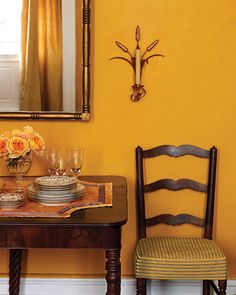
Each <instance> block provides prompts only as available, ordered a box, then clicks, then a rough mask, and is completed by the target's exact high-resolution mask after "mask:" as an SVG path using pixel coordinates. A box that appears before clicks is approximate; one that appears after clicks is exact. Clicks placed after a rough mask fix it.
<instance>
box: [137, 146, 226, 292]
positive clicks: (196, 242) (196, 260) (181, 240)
mask: <svg viewBox="0 0 236 295" xmlns="http://www.w3.org/2000/svg"><path fill="white" fill-rule="evenodd" d="M161 155H166V156H169V157H182V156H186V155H191V156H194V157H199V158H205V159H206V160H207V161H208V162H209V166H208V167H209V168H208V180H207V181H206V184H202V183H200V182H197V181H194V180H191V179H187V178H181V179H178V180H173V179H159V180H156V181H154V182H151V183H145V179H146V177H144V175H146V173H148V171H147V169H145V168H147V166H145V164H146V160H147V158H153V157H157V156H161ZM216 161H217V149H216V148H215V147H212V148H211V149H210V150H206V149H202V148H199V147H196V146H192V145H181V146H178V147H175V146H171V145H162V146H158V147H154V148H152V149H148V150H143V149H142V148H141V147H140V146H138V147H137V148H136V173H137V184H136V185H137V187H136V195H137V200H136V201H137V224H138V242H137V246H136V250H135V258H134V260H135V262H134V265H135V276H136V279H137V289H136V294H137V295H145V294H146V280H147V279H158V280H178V279H180V280H203V295H209V294H210V289H211V288H212V289H213V290H214V291H215V293H216V294H219V295H225V294H226V286H227V262H226V257H225V255H224V254H223V252H222V251H221V249H220V248H219V246H218V245H217V244H216V243H215V242H214V241H213V240H212V228H213V216H214V199H215V179H216ZM161 189H167V190H171V191H178V190H183V189H190V190H194V191H197V192H202V193H205V195H206V206H205V207H204V210H205V212H204V218H199V217H196V216H193V215H191V214H188V213H183V214H182V213H181V214H177V215H173V214H168V213H164V214H159V215H156V216H147V215H146V210H147V208H146V207H147V203H146V200H147V198H148V197H150V194H151V193H152V192H154V191H157V190H161ZM157 193H158V198H159V202H162V204H163V202H165V200H163V199H161V192H157ZM193 197H194V196H193ZM149 205H150V203H149ZM157 207H159V206H157ZM152 212H153V208H152ZM160 223H164V224H168V225H172V226H176V225H182V224H185V223H189V224H193V225H196V226H201V227H203V228H204V230H203V232H204V234H203V237H179V236H176V237H172V236H171V237H162V236H158V237H156V236H155V237H150V236H148V231H147V227H150V226H155V225H158V224H160ZM215 281H218V287H217V285H216V284H215Z"/></svg>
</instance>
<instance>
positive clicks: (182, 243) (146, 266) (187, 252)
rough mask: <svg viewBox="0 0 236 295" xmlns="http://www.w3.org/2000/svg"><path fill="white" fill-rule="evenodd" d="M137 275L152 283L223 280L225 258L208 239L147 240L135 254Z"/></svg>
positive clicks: (165, 238) (141, 243)
mask: <svg viewBox="0 0 236 295" xmlns="http://www.w3.org/2000/svg"><path fill="white" fill-rule="evenodd" d="M134 264H135V275H136V277H137V278H149V279H167V280H168V279H171V280H174V279H176V280H178V279H184V280H187V279H191V280H192V279H199V280H208V279H209V280H224V279H226V278H227V264H226V257H225V255H224V254H223V253H222V251H221V250H220V248H219V247H218V246H217V245H216V244H215V243H214V242H213V241H212V240H209V239H201V238H174V237H164V238H146V239H142V240H140V241H139V242H138V244H137V247H136V252H135V263H134Z"/></svg>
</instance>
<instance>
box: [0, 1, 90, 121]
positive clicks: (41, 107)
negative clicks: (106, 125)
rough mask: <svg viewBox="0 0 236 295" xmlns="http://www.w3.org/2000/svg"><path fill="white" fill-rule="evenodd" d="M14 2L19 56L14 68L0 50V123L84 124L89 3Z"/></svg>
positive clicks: (86, 116) (0, 41)
mask: <svg viewBox="0 0 236 295" xmlns="http://www.w3.org/2000/svg"><path fill="white" fill-rule="evenodd" d="M5 1H6V3H7V2H10V1H8V0H5ZM14 1H16V2H17V1H18V2H19V3H23V4H22V8H21V7H20V9H21V10H20V12H21V14H20V27H21V33H20V36H21V40H20V41H19V43H20V47H21V53H20V54H19V58H18V61H17V62H18V65H16V63H15V61H16V60H14V57H13V55H11V54H8V53H6V52H4V48H3V47H2V48H3V51H1V48H0V119H36V120H45V119H46V120H48V119H50V120H53V119H54V120H58V119H59V120H81V121H88V120H89V119H90V9H91V8H90V0H54V2H53V1H50V2H47V1H46V2H44V1H42V2H41V3H42V4H38V3H40V1H28V0H23V1H22V0H14ZM4 3H5V2H4ZM36 3H37V4H36ZM3 5H4V10H5V9H6V10H7V4H6V5H5V4H3ZM0 10H2V9H1V7H0ZM33 10H34V17H32V14H31V15H30V13H31V12H30V11H33ZM9 11H10V8H9ZM4 13H6V14H7V11H6V12H4ZM4 13H3V12H2V14H1V12H0V46H1V44H4V42H5V41H4V42H3V38H4V35H3V34H1V32H2V31H3V30H1V29H2V28H1V25H2V24H5V23H6V27H7V25H8V24H7V22H5V19H6V17H5V15H4ZM35 16H36V17H35ZM11 17H12V18H13V16H11ZM49 23H50V25H49ZM51 24H52V25H51ZM11 27H12V24H11ZM48 27H50V31H47V30H48ZM51 27H52V29H51ZM5 35H6V34H5ZM8 39H9V40H10V38H8ZM15 56H16V55H15ZM54 58H55V59H54ZM7 62H8V63H7ZM14 71H15V72H14ZM19 72H20V74H19ZM11 78H12V79H13V80H14V79H15V80H14V81H10V79H11ZM14 83H15V84H16V85H17V87H16V88H14V86H12V85H13V84H14ZM15 97H18V98H17V101H16V102H13V103H12V100H14V99H15Z"/></svg>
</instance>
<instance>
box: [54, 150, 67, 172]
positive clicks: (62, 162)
mask: <svg viewBox="0 0 236 295" xmlns="http://www.w3.org/2000/svg"><path fill="white" fill-rule="evenodd" d="M57 163H58V166H57V169H56V175H59V176H62V175H65V174H66V169H67V157H66V155H65V153H64V152H63V151H62V150H59V151H58V153H57Z"/></svg>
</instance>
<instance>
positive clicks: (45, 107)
mask: <svg viewBox="0 0 236 295" xmlns="http://www.w3.org/2000/svg"><path fill="white" fill-rule="evenodd" d="M21 39H22V56H21V85H20V86H21V95H20V97H21V98H20V110H25V111H40V110H42V111H62V108H63V102H62V20H61V0H23V10H22V38H21Z"/></svg>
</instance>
